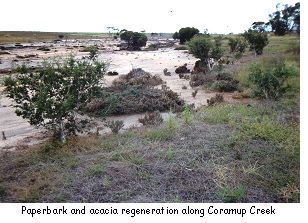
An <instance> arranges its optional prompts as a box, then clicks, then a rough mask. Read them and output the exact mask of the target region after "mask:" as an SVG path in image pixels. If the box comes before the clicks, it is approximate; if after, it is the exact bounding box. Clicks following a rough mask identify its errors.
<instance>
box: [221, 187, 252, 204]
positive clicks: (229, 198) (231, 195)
mask: <svg viewBox="0 0 308 223" xmlns="http://www.w3.org/2000/svg"><path fill="white" fill-rule="evenodd" d="M245 192H246V191H245V188H244V187H243V186H242V185H240V186H237V187H235V188H230V187H228V186H225V187H222V188H220V189H219V191H218V196H219V197H221V198H222V199H223V201H224V202H227V203H234V202H237V201H239V200H240V199H242V198H243V197H244V195H245Z"/></svg>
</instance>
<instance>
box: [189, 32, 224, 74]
mask: <svg viewBox="0 0 308 223" xmlns="http://www.w3.org/2000/svg"><path fill="white" fill-rule="evenodd" d="M188 45H189V51H190V52H191V53H192V54H193V55H194V56H195V57H197V58H199V59H200V60H201V63H200V64H204V65H205V66H206V67H207V70H211V69H212V67H211V62H210V59H211V58H213V59H215V60H219V59H220V58H221V57H222V55H223V50H222V49H221V47H220V46H219V45H217V44H216V43H215V42H214V41H213V39H212V38H211V37H209V36H195V37H193V38H192V39H191V40H190V41H189V44H188Z"/></svg>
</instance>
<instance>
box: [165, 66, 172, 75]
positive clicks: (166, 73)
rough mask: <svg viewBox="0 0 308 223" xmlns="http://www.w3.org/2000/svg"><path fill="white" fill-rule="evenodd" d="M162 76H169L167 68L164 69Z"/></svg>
mask: <svg viewBox="0 0 308 223" xmlns="http://www.w3.org/2000/svg"><path fill="white" fill-rule="evenodd" d="M164 75H165V76H171V72H169V71H168V69H167V68H165V69H164Z"/></svg>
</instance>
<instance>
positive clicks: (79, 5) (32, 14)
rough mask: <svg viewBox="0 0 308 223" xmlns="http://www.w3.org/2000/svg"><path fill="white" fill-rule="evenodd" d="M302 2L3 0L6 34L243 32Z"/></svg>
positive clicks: (1, 24)
mask: <svg viewBox="0 0 308 223" xmlns="http://www.w3.org/2000/svg"><path fill="white" fill-rule="evenodd" d="M296 2H298V0H210V1H209V0H185V1H180V0H177V1H174V0H172V1H170V0H151V1H148V0H75V1H74V0H1V3H0V7H1V13H0V31H56V32H105V31H106V27H108V26H115V27H117V28H119V29H124V28H125V29H128V30H133V31H141V30H145V31H146V32H175V31H177V30H178V29H180V28H181V27H186V26H194V27H196V28H198V29H199V30H200V31H201V32H203V31H204V30H205V29H206V28H207V29H208V31H209V32H210V33H230V32H233V33H239V32H243V31H244V30H246V29H248V28H249V26H250V25H251V24H252V22H254V21H267V20H268V15H269V14H270V13H272V12H274V11H275V7H276V4H277V3H282V4H289V5H294V4H295V3H296Z"/></svg>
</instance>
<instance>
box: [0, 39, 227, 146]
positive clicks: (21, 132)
mask: <svg viewBox="0 0 308 223" xmlns="http://www.w3.org/2000/svg"><path fill="white" fill-rule="evenodd" d="M118 43H119V41H115V40H107V39H106V40H73V41H68V42H58V43H35V44H22V45H23V47H15V46H14V45H6V46H4V48H3V47H2V48H3V49H4V50H5V51H6V52H8V53H9V54H3V55H0V75H2V76H4V74H3V73H5V72H7V70H10V69H11V68H12V67H15V66H16V65H21V64H23V63H26V64H28V65H30V66H33V67H36V66H37V65H38V64H39V63H41V62H42V61H43V60H44V59H47V58H53V57H57V56H59V57H61V56H68V55H69V54H74V55H76V56H78V57H82V56H85V55H88V53H87V52H80V50H81V49H82V48H84V47H86V46H90V45H97V46H98V48H99V57H98V59H99V60H101V61H107V62H109V64H110V65H109V70H110V71H117V72H118V73H119V74H120V75H121V74H127V73H128V72H129V71H130V70H131V69H132V68H142V69H144V70H145V71H147V72H150V73H151V74H157V75H160V76H161V78H162V79H163V80H164V81H165V82H166V85H167V86H168V87H170V89H171V90H173V91H174V92H177V93H178V94H179V95H180V97H181V98H182V99H184V100H185V102H186V103H188V104H192V103H193V104H195V107H196V108H198V107H200V106H202V105H206V104H207V99H209V98H210V97H212V96H214V95H215V93H207V92H205V91H204V90H202V89H201V88H200V89H199V91H198V93H197V95H196V97H195V98H193V97H192V93H193V92H194V91H195V90H196V89H197V88H194V89H192V88H191V87H190V85H189V80H185V79H180V78H179V76H178V75H177V74H175V68H176V67H178V66H181V65H183V64H185V63H187V67H188V69H192V67H193V65H194V63H195V61H196V58H194V57H193V56H192V55H191V54H188V53H187V51H179V50H174V48H162V49H159V50H157V51H134V52H128V51H119V50H118V47H116V45H117V44H118ZM150 43H151V42H150ZM42 46H45V47H48V48H49V49H50V51H41V50H38V48H39V47H42ZM0 47H1V46H0ZM29 55H32V56H31V57H29V58H21V57H23V56H26V57H27V56H29ZM20 56H21V57H20ZM17 57H19V58H18V59H17ZM165 68H167V69H168V71H170V72H171V76H165V75H164V74H163V70H164V69H165ZM1 73H2V74H1ZM0 77H1V76H0ZM115 78H117V76H106V77H105V84H106V85H110V84H111V83H112V81H113V80H114V79H115ZM183 86H186V87H187V89H183ZM1 91H2V90H1ZM225 100H226V101H231V100H232V98H231V94H225ZM142 115H143V114H133V115H122V116H112V117H108V120H117V119H121V120H123V121H124V125H125V126H124V129H127V128H131V127H137V126H140V125H141V124H140V123H139V122H138V118H140V117H141V116H142ZM166 115H167V114H166V113H164V114H163V116H164V117H166ZM96 123H97V127H99V130H100V133H106V132H110V130H109V129H107V128H105V127H103V122H101V121H99V120H98V121H97V122H96ZM96 129H97V128H94V129H93V131H96ZM0 131H4V132H5V135H6V140H1V141H0V149H1V148H2V149H4V148H7V149H12V148H16V147H18V146H20V145H24V144H33V143H37V142H39V141H40V140H43V139H44V138H46V135H45V133H44V132H43V130H42V129H36V128H34V127H33V126H30V125H29V124H28V123H27V121H25V120H23V119H22V118H21V117H18V116H16V114H15V113H14V108H13V106H12V101H11V100H9V99H8V98H6V97H5V96H4V95H2V96H1V99H0Z"/></svg>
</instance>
